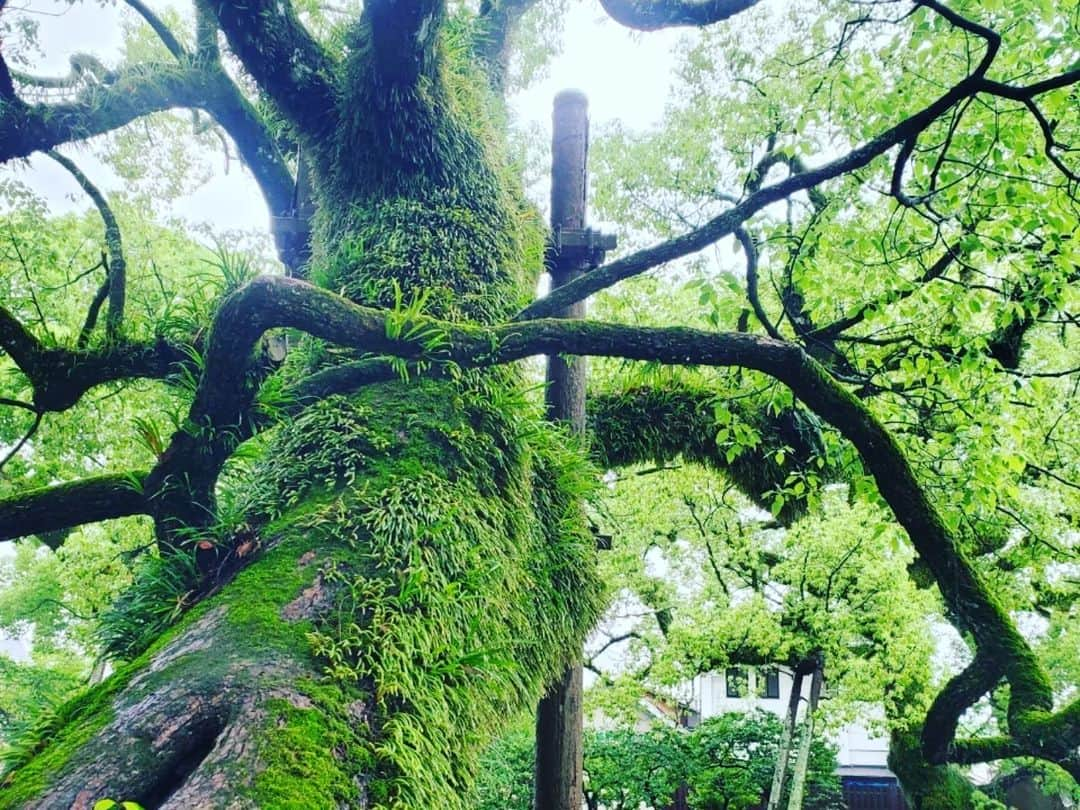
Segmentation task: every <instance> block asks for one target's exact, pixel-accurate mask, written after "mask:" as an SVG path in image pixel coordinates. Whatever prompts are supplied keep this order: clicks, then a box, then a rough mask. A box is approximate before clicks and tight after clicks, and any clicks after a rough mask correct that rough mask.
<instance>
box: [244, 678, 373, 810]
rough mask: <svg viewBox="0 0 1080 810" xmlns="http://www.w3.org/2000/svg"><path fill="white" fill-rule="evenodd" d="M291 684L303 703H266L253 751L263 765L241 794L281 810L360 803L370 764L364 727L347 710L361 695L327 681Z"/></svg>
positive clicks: (274, 701) (356, 804) (357, 804)
mask: <svg viewBox="0 0 1080 810" xmlns="http://www.w3.org/2000/svg"><path fill="white" fill-rule="evenodd" d="M297 686H298V690H299V691H298V694H299V695H302V696H303V698H301V700H302V701H303V702H304V703H303V705H300V706H298V705H296V704H295V703H294V702H291V701H289V700H285V699H274V700H271V701H269V702H268V703H267V707H266V708H267V716H266V719H265V722H264V728H263V730H262V731H261V733H260V749H259V757H260V759H261V761H262V762H263V763H264V764H265V769H264V770H262V771H260V772H259V773H258V774H257V775H256V776H255V780H254V785H253V787H252V789H251V790H250V791H246V792H248V793H249V795H250V796H251V797H252V798H254V799H255V800H256V802H257V805H258V806H259V807H274V808H281V810H290V809H291V808H296V810H308V808H312V807H359V806H362V805H363V804H364V802H363V801H362V799H363V793H364V792H366V787H365V785H366V780H367V777H368V775H369V774H370V773H371V771H372V768H373V766H374V763H373V762H372V761H371V759H370V758H369V757H367V756H366V755H365V753H364V752H365V751H366V747H367V746H366V737H367V735H368V734H369V729H368V728H367V726H366V724H365V723H364V722H363V718H362V716H358V715H350V712H349V705H350V704H356V705H360V704H361V697H362V696H359V695H351V696H350V695H349V694H348V692H346V691H345V690H342V689H340V688H339V687H337V686H333V685H331V686H326V685H319V684H312V683H302V684H298V685H297ZM306 701H310V703H309V704H307V703H306ZM350 720H351V722H350Z"/></svg>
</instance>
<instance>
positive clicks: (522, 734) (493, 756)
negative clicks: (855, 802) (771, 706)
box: [469, 712, 845, 810]
mask: <svg viewBox="0 0 1080 810" xmlns="http://www.w3.org/2000/svg"><path fill="white" fill-rule="evenodd" d="M780 734H781V724H780V721H779V720H778V719H777V718H776V717H775V716H774V715H771V714H768V713H767V712H758V713H755V714H733V713H729V714H722V715H718V716H716V717H712V718H709V719H708V720H706V721H704V722H703V723H701V724H700V725H698V726H696V727H695V728H693V729H685V728H680V727H674V726H668V725H665V724H658V725H656V726H653V727H652V728H649V729H648V730H644V731H642V730H635V729H630V728H613V729H604V730H586V732H585V740H584V743H585V750H584V763H585V800H586V804H587V805H588V807H590V808H599V807H604V808H608V810H637V809H638V808H639V807H666V806H668V805H669V804H670V803H671V802H672V800H673V798H674V796H675V793H676V791H677V790H679V788H680V787H683V786H686V787H687V788H688V789H689V797H688V798H689V802H690V806H691V807H692V808H694V809H695V810H721V808H723V810H750V808H757V807H759V806H760V805H761V803H762V801H763V800H764V799H765V798H767V797H768V794H769V790H770V788H771V786H772V776H773V768H774V766H775V764H776V752H777V750H778V746H779V740H780ZM533 758H534V751H533V737H532V733H531V729H526V728H524V727H519V728H514V729H512V730H511V731H510V732H509V733H507V734H505V735H503V736H502V737H500V738H499V739H498V740H496V741H495V742H494V743H493V744H492V745H491V746H490V747H489V748H488V750H487V752H486V753H485V755H484V758H483V760H482V771H481V773H482V776H481V778H480V780H479V781H478V783H477V786H476V789H475V792H474V796H473V798H472V800H471V804H470V805H469V806H470V807H471V808H473V810H530V808H531V807H532V792H531V789H532V765H533ZM835 771H836V753H835V750H834V749H833V748H831V747H830V746H828V745H826V744H824V743H822V742H821V741H820V740H815V741H814V743H813V744H812V746H811V753H810V765H809V770H808V774H807V785H806V794H805V800H804V804H803V807H805V808H807V810H838V809H839V808H842V807H844V806H845V805H844V802H843V799H842V797H841V794H840V783H839V780H838V779H837V777H836V775H835ZM786 789H787V788H786V787H785V790H786Z"/></svg>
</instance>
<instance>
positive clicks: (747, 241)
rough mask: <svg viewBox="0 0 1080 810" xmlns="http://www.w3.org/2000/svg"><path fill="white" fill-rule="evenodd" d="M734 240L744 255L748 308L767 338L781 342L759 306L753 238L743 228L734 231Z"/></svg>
mask: <svg viewBox="0 0 1080 810" xmlns="http://www.w3.org/2000/svg"><path fill="white" fill-rule="evenodd" d="M735 238H736V239H738V240H739V244H740V245H742V249H743V251H744V252H745V253H746V297H747V298H748V299H749V301H750V306H751V308H753V310H754V315H756V316H757V319H758V321H759V322H760V323H761V325H762V326H763V327H765V332H766V333H767V334H768V336H769V337H771V338H775V339H776V340H783V339H784V337H783V335H781V334H780V333H779V332H778V331H777V329H776V327H775V326H773V323H772V321H770V320H769V316H768V314H767V313H766V312H765V308H764V307H763V306H762V305H761V297H760V296H759V295H758V252H757V245H755V244H754V240H753V237H751V236H750V234H749V233H748V232H747V231H746V229H745V228H736V229H735Z"/></svg>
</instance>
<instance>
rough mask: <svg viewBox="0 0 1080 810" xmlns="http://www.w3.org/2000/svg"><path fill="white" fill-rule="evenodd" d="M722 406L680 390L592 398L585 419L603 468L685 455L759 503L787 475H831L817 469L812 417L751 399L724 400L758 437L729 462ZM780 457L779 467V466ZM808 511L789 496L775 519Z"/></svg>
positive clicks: (817, 439)
mask: <svg viewBox="0 0 1080 810" xmlns="http://www.w3.org/2000/svg"><path fill="white" fill-rule="evenodd" d="M720 402H721V400H719V399H718V398H717V395H716V393H715V392H714V391H710V390H707V389H703V388H695V387H691V386H687V385H680V384H673V385H670V386H665V387H636V388H631V389H628V390H626V391H609V392H599V393H597V392H590V394H589V399H588V406H587V414H588V424H589V437H590V442H589V444H590V447H591V449H592V454H593V457H594V458H595V460H596V462H597V464H599V465H600V466H601V467H603V468H610V467H625V466H629V465H632V464H644V463H655V464H657V465H664V464H667V463H669V462H671V461H674V460H675V459H676V458H680V457H681V458H683V459H685V460H687V461H691V462H694V463H697V464H701V465H703V466H706V467H711V468H712V469H715V470H718V471H720V472H722V473H724V474H725V475H727V476H728V477H729V478H730V479H731V480H732V481H734V482H735V483H736V484H737V485H738V486H739V488H740V490H741V491H742V492H743V493H744V494H746V495H747V496H748V497H750V498H753V499H755V500H757V501H759V502H765V501H766V499H767V497H768V495H769V494H775V493H776V492H777V491H779V490H781V489H783V488H784V486H785V484H786V483H787V481H788V477H789V476H790V475H793V474H798V473H799V472H801V471H804V470H813V471H814V472H815V473H816V474H819V475H821V476H823V477H828V476H829V474H830V473H832V472H834V471H833V470H830V469H828V468H826V469H824V470H819V469H818V467H817V466H816V462H817V460H818V459H821V458H824V449H823V444H822V441H821V436H820V427H819V425H818V424H817V423H816V420H814V418H813V417H812V416H810V415H808V414H807V413H806V412H804V411H802V410H801V409H795V408H793V409H788V410H784V411H781V412H780V413H778V414H776V415H771V414H768V413H766V412H765V409H764V408H759V407H756V406H755V405H754V404H753V402H752V401H749V400H723V401H722V404H723V405H724V406H725V408H726V410H727V412H728V413H729V414H730V415H731V419H733V420H735V421H737V422H739V423H742V424H745V425H747V426H749V427H750V428H751V429H752V430H754V431H755V432H756V433H757V434H758V435H759V436H760V437H761V441H760V443H759V444H758V445H757V446H756V447H753V448H740V449H739V452H738V453H737V454H736V455H733V456H731V457H729V456H728V450H729V447H728V446H724V445H722V444H721V443H718V442H717V438H716V437H717V434H718V432H719V431H720V429H721V427H730V424H731V423H730V422H727V423H724V424H722V423H721V422H720V421H718V419H717V415H716V406H717V404H719V403H720ZM778 454H779V457H780V458H782V461H779V462H778V461H777V458H778ZM805 506H806V504H805V499H800V498H789V499H787V500H785V502H784V507H783V509H782V510H781V512H780V513H779V514H778V515H777V517H778V519H780V520H781V521H783V522H785V523H787V522H790V521H792V520H794V519H795V518H796V517H798V516H799V515H801V514H802V513H803V511H804V510H805Z"/></svg>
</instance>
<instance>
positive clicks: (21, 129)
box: [0, 65, 208, 163]
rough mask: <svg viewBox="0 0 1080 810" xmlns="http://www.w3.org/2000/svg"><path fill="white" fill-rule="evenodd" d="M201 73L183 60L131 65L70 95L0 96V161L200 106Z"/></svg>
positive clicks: (204, 88)
mask: <svg viewBox="0 0 1080 810" xmlns="http://www.w3.org/2000/svg"><path fill="white" fill-rule="evenodd" d="M206 78H207V77H206V74H205V73H204V72H203V71H200V70H197V69H194V68H192V67H190V66H186V65H168V66H162V65H155V66H152V67H140V68H131V69H128V70H126V71H123V72H122V73H120V74H119V75H118V76H117V77H116V80H115V81H114V82H112V83H111V84H108V85H101V84H92V85H88V86H87V87H85V88H84V89H82V90H81V91H80V92H79V94H78V96H77V97H76V99H75V100H74V101H71V102H68V103H64V104H27V103H25V102H23V101H21V100H18V99H15V100H11V99H8V100H0V163H2V162H5V161H8V160H11V159H12V158H18V157H26V156H28V155H30V154H32V153H34V152H37V151H39V150H47V149H51V148H53V147H54V146H59V145H60V144H64V143H69V142H71V141H78V140H83V139H86V138H90V137H92V136H94V135H100V134H102V133H104V132H109V131H111V130H114V129H118V128H119V127H122V126H124V125H125V124H129V123H131V122H132V121H134V120H135V119H136V118H140V117H142V116H144V115H148V114H150V113H153V112H160V111H162V110H168V109H172V108H174V107H200V106H202V104H203V102H204V99H205V96H206V92H207V89H208V88H207V85H206Z"/></svg>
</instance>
